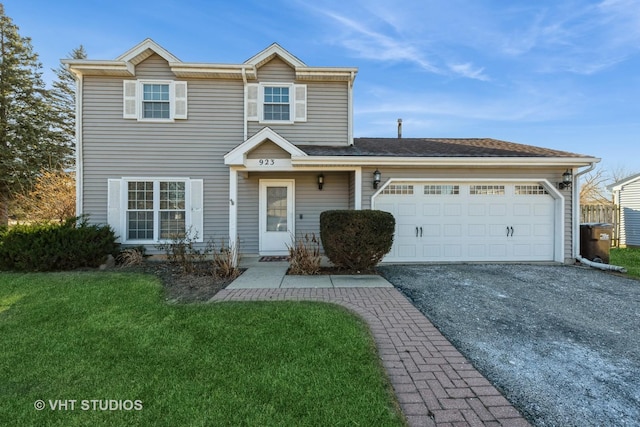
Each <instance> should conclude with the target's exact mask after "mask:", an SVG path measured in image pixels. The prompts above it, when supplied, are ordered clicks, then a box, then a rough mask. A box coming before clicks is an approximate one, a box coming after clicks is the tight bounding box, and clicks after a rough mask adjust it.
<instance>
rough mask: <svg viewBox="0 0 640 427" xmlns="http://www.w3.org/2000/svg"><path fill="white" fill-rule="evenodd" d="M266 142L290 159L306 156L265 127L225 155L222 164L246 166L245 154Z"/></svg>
mask: <svg viewBox="0 0 640 427" xmlns="http://www.w3.org/2000/svg"><path fill="white" fill-rule="evenodd" d="M267 140H268V141H271V142H273V143H274V144H276V145H277V146H278V147H280V148H281V149H283V150H284V151H286V152H287V153H289V154H290V155H291V157H306V156H307V154H306V153H305V152H304V151H302V150H301V149H299V148H298V147H296V146H295V145H293V144H292V143H290V142H289V141H287V140H286V139H285V138H283V137H282V136H280V135H279V134H278V133H277V132H275V131H274V130H273V129H271V128H270V127H265V128H263V129H262V130H260V131H259V132H258V133H256V134H255V135H253V136H252V137H251V138H249V139H247V140H246V141H245V142H243V143H242V144H240V145H238V146H237V147H236V148H234V149H233V150H231V151H229V152H228V153H227V154H225V156H224V164H225V165H228V166H246V162H247V153H249V152H250V151H251V150H253V149H254V148H256V147H257V146H258V145H260V144H262V143H263V142H265V141H267Z"/></svg>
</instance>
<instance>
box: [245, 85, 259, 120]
mask: <svg viewBox="0 0 640 427" xmlns="http://www.w3.org/2000/svg"><path fill="white" fill-rule="evenodd" d="M258 89H259V86H258V84H257V83H249V84H247V103H246V109H247V121H254V122H255V121H258V120H259V119H260V116H259V113H258Z"/></svg>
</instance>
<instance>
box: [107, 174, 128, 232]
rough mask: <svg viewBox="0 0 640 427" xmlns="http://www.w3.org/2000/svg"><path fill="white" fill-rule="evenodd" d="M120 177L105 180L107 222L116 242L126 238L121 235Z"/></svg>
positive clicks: (122, 209) (122, 210) (122, 208)
mask: <svg viewBox="0 0 640 427" xmlns="http://www.w3.org/2000/svg"><path fill="white" fill-rule="evenodd" d="M122 185H123V182H122V180H121V179H110V180H108V182H107V224H109V226H111V228H112V229H113V231H114V233H115V235H116V242H119V243H122V242H124V241H125V240H126V236H124V235H123V233H124V229H123V227H122V222H123V221H122V214H123V212H124V207H122V206H120V203H121V200H122V190H121V188H122Z"/></svg>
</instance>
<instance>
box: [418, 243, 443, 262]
mask: <svg viewBox="0 0 640 427" xmlns="http://www.w3.org/2000/svg"><path fill="white" fill-rule="evenodd" d="M422 256H423V258H425V259H430V258H437V259H439V258H441V257H442V247H441V245H439V244H438V245H422Z"/></svg>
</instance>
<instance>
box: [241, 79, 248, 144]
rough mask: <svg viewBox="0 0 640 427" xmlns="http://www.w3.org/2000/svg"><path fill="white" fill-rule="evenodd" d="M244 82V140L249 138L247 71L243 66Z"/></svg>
mask: <svg viewBox="0 0 640 427" xmlns="http://www.w3.org/2000/svg"><path fill="white" fill-rule="evenodd" d="M242 82H243V83H244V99H243V100H242V102H243V104H244V121H243V122H244V133H243V135H244V138H243V139H242V141H246V140H247V132H248V130H247V72H246V70H245V68H244V67H242Z"/></svg>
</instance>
